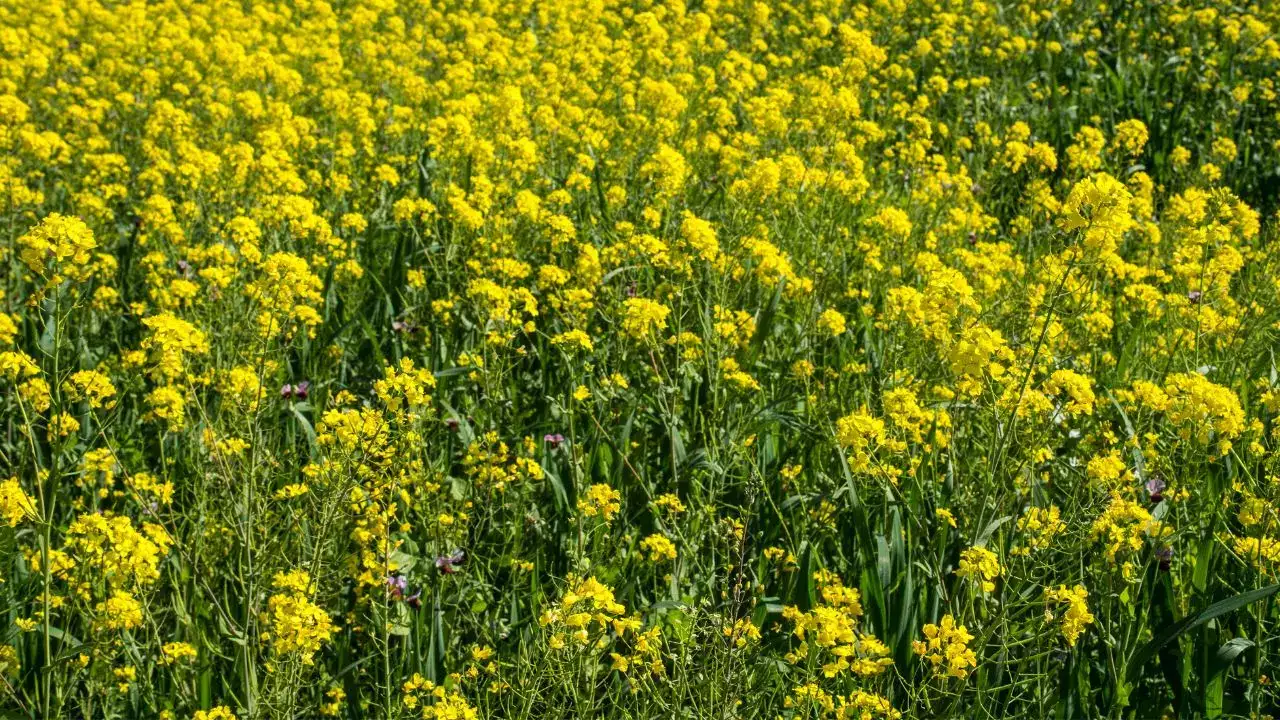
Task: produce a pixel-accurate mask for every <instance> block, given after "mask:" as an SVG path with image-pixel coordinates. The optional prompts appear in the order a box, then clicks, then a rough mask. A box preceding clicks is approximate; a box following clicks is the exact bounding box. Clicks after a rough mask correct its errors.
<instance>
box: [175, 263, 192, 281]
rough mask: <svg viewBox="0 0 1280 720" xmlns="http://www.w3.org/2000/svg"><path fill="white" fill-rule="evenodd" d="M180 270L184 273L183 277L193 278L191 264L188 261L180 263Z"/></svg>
mask: <svg viewBox="0 0 1280 720" xmlns="http://www.w3.org/2000/svg"><path fill="white" fill-rule="evenodd" d="M178 270H181V271H182V275H183V277H191V263H189V262H187V261H186V260H179V261H178Z"/></svg>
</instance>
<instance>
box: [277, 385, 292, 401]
mask: <svg viewBox="0 0 1280 720" xmlns="http://www.w3.org/2000/svg"><path fill="white" fill-rule="evenodd" d="M291 397H293V386H292V385H290V384H289V383H285V384H284V385H281V386H280V399H281V400H288V399H289V398H291Z"/></svg>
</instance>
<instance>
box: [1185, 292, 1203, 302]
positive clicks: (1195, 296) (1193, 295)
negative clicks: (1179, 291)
mask: <svg viewBox="0 0 1280 720" xmlns="http://www.w3.org/2000/svg"><path fill="white" fill-rule="evenodd" d="M1200 297H1201V295H1200V291H1199V290H1192V291H1191V292H1189V293H1187V299H1188V300H1190V301H1191V302H1193V303H1198V302H1200Z"/></svg>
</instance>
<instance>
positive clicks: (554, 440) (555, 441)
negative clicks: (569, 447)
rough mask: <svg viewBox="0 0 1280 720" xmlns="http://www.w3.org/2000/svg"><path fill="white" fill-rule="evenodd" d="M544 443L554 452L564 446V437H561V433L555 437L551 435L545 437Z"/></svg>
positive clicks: (543, 438)
mask: <svg viewBox="0 0 1280 720" xmlns="http://www.w3.org/2000/svg"><path fill="white" fill-rule="evenodd" d="M542 441H543V442H545V443H546V444H548V445H550V446H551V449H552V450H555V449H556V448H558V447H560V446H561V445H563V444H564V436H563V435H561V434H560V433H555V434H554V435H551V434H548V435H543V436H542Z"/></svg>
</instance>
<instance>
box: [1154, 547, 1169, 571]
mask: <svg viewBox="0 0 1280 720" xmlns="http://www.w3.org/2000/svg"><path fill="white" fill-rule="evenodd" d="M1156 558H1158V559H1159V560H1160V569H1161V570H1162V571H1164V572H1168V571H1169V568H1170V566H1172V565H1173V548H1171V547H1162V548H1160V549H1159V550H1157V551H1156Z"/></svg>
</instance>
